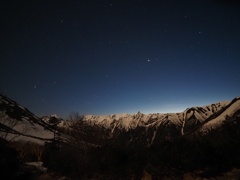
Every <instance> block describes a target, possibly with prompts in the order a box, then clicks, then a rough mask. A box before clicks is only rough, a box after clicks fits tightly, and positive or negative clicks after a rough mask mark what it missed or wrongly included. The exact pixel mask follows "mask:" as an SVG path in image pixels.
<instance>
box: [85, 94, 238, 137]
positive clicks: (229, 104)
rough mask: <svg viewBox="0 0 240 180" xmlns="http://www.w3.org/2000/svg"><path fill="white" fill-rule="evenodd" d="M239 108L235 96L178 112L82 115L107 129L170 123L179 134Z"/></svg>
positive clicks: (215, 121)
mask: <svg viewBox="0 0 240 180" xmlns="http://www.w3.org/2000/svg"><path fill="white" fill-rule="evenodd" d="M239 109H240V98H239V97H238V98H235V99H233V100H232V101H222V102H218V103H214V104H211V105H206V106H203V107H191V108H187V109H186V110H185V111H183V112H179V113H165V114H160V113H154V114H142V113H140V112H138V113H136V114H133V115H130V114H120V115H110V116H93V115H87V116H84V118H83V120H84V121H86V122H89V123H91V124H96V125H99V126H103V127H105V128H108V129H112V131H114V129H116V128H117V129H125V130H127V131H128V130H130V129H134V128H136V127H139V126H140V127H146V128H147V129H149V128H152V127H155V128H156V129H157V128H158V127H160V126H163V125H167V124H169V125H170V124H172V125H175V126H176V127H178V128H179V130H180V132H179V133H180V134H182V135H184V134H185V132H187V131H189V130H191V128H192V127H193V126H195V125H199V124H202V125H203V127H202V129H204V128H208V127H209V126H217V125H220V124H221V123H222V121H223V120H225V117H226V116H232V115H233V114H234V113H235V112H237V111H238V110H239Z"/></svg>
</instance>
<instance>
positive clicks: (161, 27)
mask: <svg viewBox="0 0 240 180" xmlns="http://www.w3.org/2000/svg"><path fill="white" fill-rule="evenodd" d="M0 13H1V28H0V32H1V40H0V45H1V48H0V49H1V50H0V52H1V53H0V67H1V71H0V87H1V91H2V93H3V94H5V95H7V96H8V97H9V98H11V99H13V100H14V101H16V102H18V103H19V104H21V105H22V106H25V107H27V108H28V109H29V110H30V111H32V112H33V113H34V114H36V115H38V116H43V115H51V114H57V115H58V116H61V117H63V118H65V117H67V116H68V114H69V113H70V112H72V111H76V112H79V113H80V114H83V115H89V114H91V115H111V114H122V113H129V114H134V113H137V112H138V111H140V112H142V113H146V114H148V113H167V112H180V111H184V110H185V109H186V108H188V107H192V106H203V105H208V104H211V103H215V102H219V101H226V100H232V99H233V98H234V97H236V96H240V8H239V4H238V3H235V1H213V0H212V1H207V0H206V1H204V0H182V1H179V0H162V1H156V0H153V1H143V0H138V1H137V0H128V1H127V0H126V1H124V0H122V1H120V0H114V1H109V0H102V1H97V0H89V1H82V0H80V1H74V0H72V1H67V0H66V1H58V0H50V1H46V0H41V1H40V0H36V1H7V0H3V1H1V2H0Z"/></svg>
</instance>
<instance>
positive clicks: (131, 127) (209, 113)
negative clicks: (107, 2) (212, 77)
mask: <svg viewBox="0 0 240 180" xmlns="http://www.w3.org/2000/svg"><path fill="white" fill-rule="evenodd" d="M239 116H240V97H237V98H235V99H233V100H232V101H222V102H218V103H213V104H211V105H206V106H203V107H191V108H187V109H186V110H185V111H183V112H179V113H165V114H160V113H155V114H142V113H140V112H138V113H136V114H120V115H109V116H93V115H87V116H83V117H82V118H81V122H82V123H84V126H85V127H86V126H88V127H94V130H93V129H92V130H91V131H88V132H87V133H90V134H87V133H86V132H84V133H83V134H85V135H86V136H91V135H92V136H94V135H93V134H95V133H94V131H98V134H101V133H102V132H107V133H108V137H107V138H108V139H111V138H116V137H118V136H119V134H121V133H125V134H128V136H129V137H128V138H129V139H128V140H129V141H142V142H143V143H144V144H145V145H150V144H153V143H154V142H158V141H160V140H161V139H166V138H167V139H170V138H175V137H179V136H184V135H189V134H194V133H200V134H204V133H207V132H208V131H210V130H211V129H214V128H217V127H220V126H221V125H222V124H223V122H224V121H225V120H226V118H227V117H231V118H232V119H234V118H235V117H239ZM76 123H79V120H76V121H74V119H71V121H67V120H63V119H61V118H60V117H57V116H56V115H52V116H44V117H42V118H38V117H37V116H35V115H34V114H33V113H31V112H30V111H29V110H27V109H26V108H24V107H22V106H20V105H19V104H17V103H16V102H14V101H13V100H11V99H9V98H7V97H5V96H2V95H0V135H1V137H2V138H5V139H8V140H11V139H13V138H15V139H23V140H34V141H36V140H38V141H45V140H51V139H52V138H53V137H54V131H55V130H56V129H55V128H60V129H61V130H62V132H64V129H65V130H67V131H65V132H69V131H71V130H74V128H76V127H80V126H75V125H76ZM85 129H86V128H85ZM88 130H89V129H88ZM81 131H85V130H84V129H82V130H81ZM100 137H104V138H106V135H104V136H98V138H100Z"/></svg>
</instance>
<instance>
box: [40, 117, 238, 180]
mask: <svg viewBox="0 0 240 180" xmlns="http://www.w3.org/2000/svg"><path fill="white" fill-rule="evenodd" d="M74 129H75V131H74ZM139 132H142V129H141V127H139V128H137V129H134V130H130V131H126V132H118V131H116V132H115V133H116V134H115V136H111V132H109V130H107V129H104V128H102V129H99V128H98V127H97V126H94V125H93V126H89V125H87V124H85V123H84V122H83V121H81V120H80V121H79V122H78V124H75V125H74V126H73V127H72V131H71V136H70V137H69V139H68V141H65V142H62V141H55V142H54V143H48V144H46V146H45V151H44V154H43V162H44V164H45V165H46V166H47V167H48V170H49V171H53V172H57V173H60V174H62V175H65V176H67V177H71V178H72V179H141V177H143V173H144V172H148V173H149V174H151V176H152V178H153V179H162V178H164V177H168V178H170V179H176V178H177V177H178V178H181V177H182V176H183V174H184V173H187V172H195V173H198V176H202V177H215V176H219V175H221V174H222V173H224V172H227V171H230V170H231V169H232V168H234V167H236V168H239V167H240V151H239V148H240V118H239V117H235V118H230V117H226V121H225V123H224V124H223V126H222V127H221V128H218V129H215V130H211V131H210V132H209V134H208V135H207V136H199V135H198V136H191V137H189V136H188V137H185V136H181V137H178V138H175V139H169V140H165V141H159V142H155V143H154V144H152V145H151V146H145V145H143V143H142V142H141V135H139ZM138 137H139V139H138ZM131 139H137V141H131Z"/></svg>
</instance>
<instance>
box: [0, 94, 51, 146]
mask: <svg viewBox="0 0 240 180" xmlns="http://www.w3.org/2000/svg"><path fill="white" fill-rule="evenodd" d="M0 137H1V138H4V139H6V140H25V141H34V142H37V143H44V141H45V140H50V139H52V138H53V132H52V130H51V127H50V126H49V125H48V124H46V123H45V122H43V121H42V120H41V119H40V118H38V117H37V116H35V115H34V114H32V113H31V112H30V111H29V110H27V109H26V108H24V107H22V106H20V105H19V104H17V103H16V102H15V101H12V100H11V99H9V98H7V97H5V96H2V95H0Z"/></svg>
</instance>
